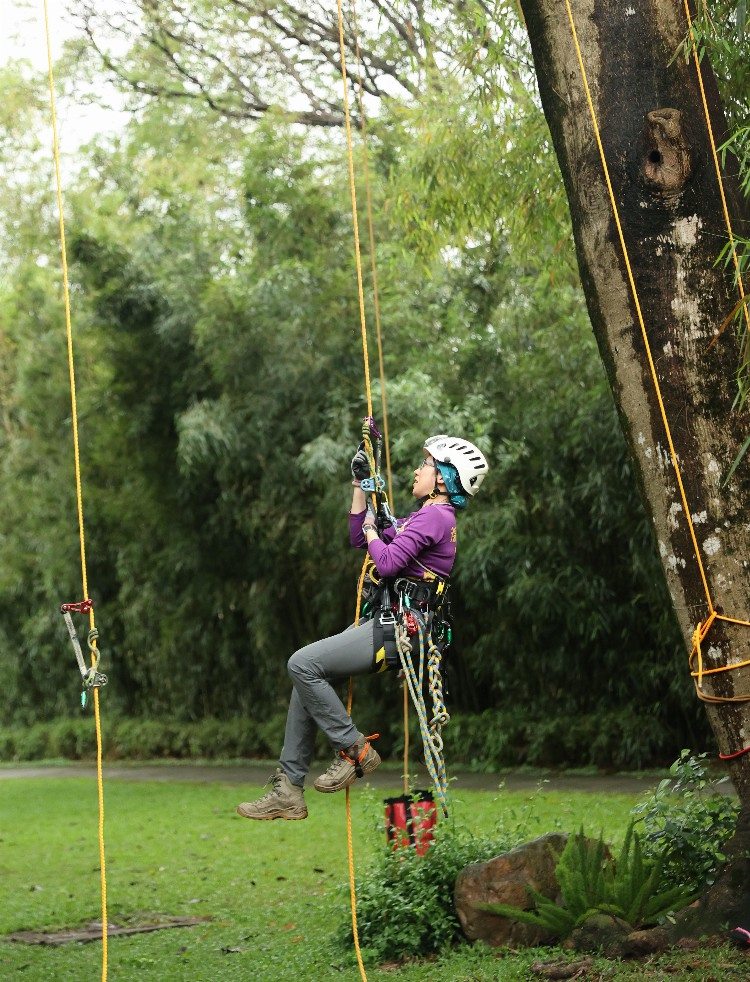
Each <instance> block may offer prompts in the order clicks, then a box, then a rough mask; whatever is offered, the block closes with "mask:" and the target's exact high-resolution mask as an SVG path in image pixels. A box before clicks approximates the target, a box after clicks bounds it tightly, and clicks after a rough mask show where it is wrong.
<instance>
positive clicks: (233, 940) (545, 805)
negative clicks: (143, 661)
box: [0, 775, 750, 982]
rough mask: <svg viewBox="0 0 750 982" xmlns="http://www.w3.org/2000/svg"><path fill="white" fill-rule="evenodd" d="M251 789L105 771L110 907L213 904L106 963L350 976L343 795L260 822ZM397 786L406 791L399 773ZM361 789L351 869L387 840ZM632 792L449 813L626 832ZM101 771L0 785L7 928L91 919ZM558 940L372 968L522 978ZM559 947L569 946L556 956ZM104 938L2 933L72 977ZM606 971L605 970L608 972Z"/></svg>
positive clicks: (126, 919)
mask: <svg viewBox="0 0 750 982" xmlns="http://www.w3.org/2000/svg"><path fill="white" fill-rule="evenodd" d="M258 791H259V789H258V788H252V787H246V786H245V787H237V786H234V785H231V784H184V783H179V784H177V783H175V784H171V783H167V782H164V783H161V782H150V783H144V782H136V781H124V780H111V781H109V782H108V783H107V784H106V787H105V792H106V842H107V883H108V890H109V914H110V920H111V921H114V922H116V923H118V924H127V923H137V922H142V921H146V920H153V919H155V918H156V916H157V915H159V914H161V915H174V916H195V915H201V916H208V917H211V919H212V920H211V922H210V923H206V924H204V925H200V926H198V927H191V928H178V929H173V930H165V931H160V932H157V933H154V934H144V935H135V936H132V937H124V938H111V939H110V942H109V978H110V979H112V980H135V979H137V980H139V982H168V980H184V982H219V980H232V982H234V980H238V982H242V980H253V982H266V980H267V982H272V980H273V982H278V980H282V982H284V980H295V982H307V980H318V979H333V978H337V979H341V978H344V979H352V980H354V979H357V978H359V973H358V970H357V968H356V964H355V963H354V962H353V959H352V955H351V953H349V952H345V951H342V950H341V949H340V948H337V947H336V945H335V944H334V942H333V940H332V935H333V933H334V931H335V929H336V927H337V925H338V924H339V923H340V921H341V919H342V917H344V916H346V914H347V911H348V891H347V889H346V882H347V871H346V825H345V816H344V801H343V796H339V795H317V794H316V793H315V792H314V791H309V792H308V794H307V798H308V801H309V807H310V817H309V818H308V819H307V821H305V822H272V823H253V822H249V821H247V820H245V819H241V818H240V817H239V816H237V815H236V814H235V813H234V806H235V804H236V803H237V802H238V801H239V800H242V799H249V798H252V797H253V796H255V795H256V794H257V793H258ZM390 793H393V794H397V793H399V789H398V778H397V776H395V775H394V787H393V790H392V791H391V792H389V794H390ZM384 796H385V795H383V794H381V793H380V792H378V793H377V795H376V794H375V793H374V792H372V791H370V790H368V789H366V788H357V789H356V790H355V791H354V792H353V794H352V801H353V809H352V812H353V823H354V829H355V854H356V859H357V867H358V870H359V871H361V870H363V869H364V868H366V866H367V863H368V860H369V859H370V858H371V857H372V856H373V855H374V854H375V853H376V851H377V850H379V849H380V848H382V844H383V841H384V834H383V831H382V805H381V798H382V797H384ZM634 800H635V799H634V798H633V797H632V796H628V795H607V796H600V797H599V796H594V795H591V794H584V793H578V794H571V793H565V794H563V793H559V792H539V793H536V794H534V795H528V794H511V793H508V792H505V791H502V790H499V791H498V792H497V793H488V792H463V793H462V792H461V791H460V790H455V791H454V795H453V801H454V807H453V810H452V817H451V820H452V821H455V822H459V823H462V824H464V825H467V826H468V827H470V828H471V829H472V830H473V831H475V832H476V833H477V834H482V835H486V834H489V833H491V831H492V830H493V829H494V828H496V827H497V826H498V823H500V824H501V825H505V826H506V827H511V828H513V827H515V826H516V825H517V824H519V823H520V824H521V825H522V826H523V827H524V831H525V832H526V833H527V835H528V838H533V837H535V836H537V835H540V834H542V833H543V832H547V831H551V830H554V829H562V830H565V831H570V830H573V831H574V830H577V829H578V828H579V827H580V826H581V825H583V827H584V829H585V830H586V831H588V832H590V833H592V834H595V835H598V833H599V831H600V830H603V831H604V833H605V836H606V837H607V838H609V839H615V840H616V839H617V838H618V837H621V835H622V833H623V831H624V828H625V826H626V824H627V819H628V813H629V810H630V808H631V807H632V805H633V803H634ZM98 865H99V864H98V846H97V800H96V783H95V781H94V780H92V779H83V778H81V779H79V778H70V779H55V778H54V777H50V778H43V779H13V780H6V781H3V782H2V792H1V793H0V875H1V876H2V886H3V889H2V903H1V904H0V934H6V933H9V932H12V931H21V930H32V929H33V930H53V929H56V928H63V927H67V928H70V927H75V926H79V925H83V924H85V923H87V922H89V921H93V920H98V919H99V916H100V906H99V872H98ZM555 955H558V956H560V953H559V952H555V951H539V950H537V951H534V952H525V953H520V954H515V955H514V954H508V953H502V955H501V956H499V955H498V953H497V952H493V951H491V950H490V949H487V948H484V947H481V946H480V947H474V948H472V947H469V946H463V947H460V948H457V949H454V950H453V951H451V952H449V953H448V954H446V955H445V956H444V957H443V958H441V959H438V960H435V961H429V962H423V963H418V964H409V965H406V966H401V967H399V968H398V969H397V970H394V968H393V967H386V968H383V969H379V968H375V967H372V968H368V969H367V975H368V978H369V979H371V980H373V982H374V980H384V979H391V978H393V977H394V974H396V975H397V976H398V978H399V979H405V980H414V982H416V980H427V979H430V980H440V982H461V980H466V982H470V980H471V982H476V980H479V982H484V980H487V982H489V980H494V979H508V980H513V979H529V978H531V977H532V976H531V975H530V971H529V965H530V964H531V962H532V961H535V960H539V959H540V958H541V959H545V960H548V959H552V958H554V957H555ZM560 957H562V956H560ZM100 965H101V948H100V944H99V943H93V944H72V945H66V946H64V947H62V948H40V947H31V946H26V945H19V944H12V943H5V942H4V943H0V978H2V979H6V978H16V977H18V978H19V979H20V978H23V979H33V980H55V982H61V980H64V982H76V980H84V979H86V980H95V979H98V978H99V973H100ZM602 972H603V973H604V975H602V974H601V973H602ZM637 976H641V977H643V976H645V977H647V978H652V979H666V978H670V979H682V978H684V979H692V980H696V979H705V980H708V979H738V980H739V979H743V980H744V979H747V978H748V977H750V960H749V959H748V958H747V957H746V956H745V954H744V953H742V952H735V951H733V950H731V949H729V948H726V947H720V948H713V949H709V950H707V951H702V952H701V953H700V955H698V954H696V952H689V953H682V954H680V955H679V956H676V955H672V956H669V958H667V959H666V960H662V961H661V962H658V963H654V964H653V965H645V966H644V964H635V965H631V966H627V965H624V964H623V965H620V964H613V963H607V962H600V963H597V972H596V975H595V976H589V977H596V978H599V977H604V978H612V979H619V978H633V979H635V978H636V977H637Z"/></svg>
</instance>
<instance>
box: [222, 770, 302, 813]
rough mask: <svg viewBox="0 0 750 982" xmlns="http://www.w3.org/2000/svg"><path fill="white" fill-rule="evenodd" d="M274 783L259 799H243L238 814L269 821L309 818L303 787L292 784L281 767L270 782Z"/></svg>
mask: <svg viewBox="0 0 750 982" xmlns="http://www.w3.org/2000/svg"><path fill="white" fill-rule="evenodd" d="M268 783H269V784H271V785H273V787H272V788H271V790H270V791H268V792H266V794H264V795H263V797H262V798H258V800H257V801H243V802H242V804H241V805H237V814H238V815H242V817H243V818H254V819H257V820H258V821H261V822H264V821H265V822H268V821H271V820H272V819H274V818H285V819H286V820H287V821H290V822H295V821H299V820H300V819H302V818H307V805H306V804H305V795H304V792H303V790H302V788H300V787H297V785H296V784H292V782H291V781H290V780H289V778H288V777H287V776H286V774H285V773H284V772H283V771H282V769H281V768H280V767H277V768H276V772H275V774H274V775H273V777H272V778H271V780H270V781H269V782H268Z"/></svg>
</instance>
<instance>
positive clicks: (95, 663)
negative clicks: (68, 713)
mask: <svg viewBox="0 0 750 982" xmlns="http://www.w3.org/2000/svg"><path fill="white" fill-rule="evenodd" d="M93 606H94V602H93V600H89V599H86V600H81V601H79V602H77V603H70V604H60V613H61V614H62V615H63V618H64V619H65V626H66V627H67V629H68V634H69V635H70V641H71V644H72V645H73V651H74V652H75V656H76V661H77V662H78V669H79V671H80V673H81V678H82V680H83V690H82V691H81V707H82V708H84V709H85V708H86V703H87V702H88V693H89V691H90V690H91V689H101V687H102V686H103V685H106V684H107V676H106V675H104V674H103V673H102V672H100V671H99V670H98V669H99V661H100V659H101V656H102V653H101V651H100V650H99V649H98V648H97V646H96V640H97V638H98V637H99V631H98V630H97V629H96V628H95V627H93V628H92V629H91V630H90V631H89V633H88V637H87V639H86V643H87V644H88V649H89V654H90V655H91V665H90V666H87V665H86V662H85V660H84V657H83V651H82V650H81V642H80V640H79V638H78V632H77V631H76V627H75V624H74V623H73V618H72V617H71V614H88V612H89V611H90V610H91V609H92V608H93Z"/></svg>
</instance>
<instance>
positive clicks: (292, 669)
mask: <svg viewBox="0 0 750 982" xmlns="http://www.w3.org/2000/svg"><path fill="white" fill-rule="evenodd" d="M372 635H373V622H372V621H366V622H365V623H364V624H359V625H358V626H357V627H350V628H347V630H346V631H342V632H341V634H334V635H333V637H330V638H323V639H322V641H314V642H313V643H312V644H308V645H307V646H306V647H304V648H300V650H299V651H295V653H294V654H293V655H292V657H291V658H290V659H289V662H288V664H287V670H288V672H289V676H290V678H291V680H292V684H293V686H294V688H293V689H292V698H291V700H290V702H289V712H288V713H287V717H286V732H285V733H284V748H283V750H282V751H281V757H280V758H279V763H280V764H281V768H282V770H283V771H284V773H285V774H286V776H287V777H288V778H289V780H290V781H291V782H292V784H297V785H300V786H301V785H303V784H304V783H305V776H306V774H307V772H308V770H309V769H310V763H311V761H312V758H313V753H314V751H315V734H316V731H317V730H318V729H321V730H322V731H323V733H325V735H326V736H327V737H328V739H329V740H330V741H331V745H332V746H333V748H334V750H346V748H347V747H351V745H352V744H353V743H356V742H357V739H358V738H359V736H360V733H359V730H358V729H357V727H356V726H355V725H354V723H353V722H352V718H351V716H350V715H349V713H347V711H346V709H345V708H344V704H343V703H342V702H341V700H340V699H339V697H338V695H337V694H336V691H335V690H334V688H333V686H332V685H331V683H332V682H338V681H341V680H342V679H345V678H348V677H349V676H350V675H365V674H367V673H368V672H370V671H371V669H372V645H373V637H372Z"/></svg>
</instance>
